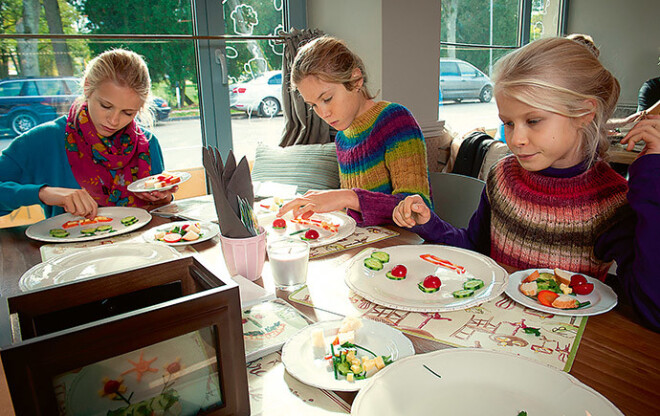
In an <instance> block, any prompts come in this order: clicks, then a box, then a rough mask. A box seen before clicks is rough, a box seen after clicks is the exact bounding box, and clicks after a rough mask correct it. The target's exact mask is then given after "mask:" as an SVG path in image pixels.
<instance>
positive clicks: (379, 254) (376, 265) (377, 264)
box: [364, 251, 390, 271]
mask: <svg viewBox="0 0 660 416" xmlns="http://www.w3.org/2000/svg"><path fill="white" fill-rule="evenodd" d="M388 261H390V255H389V254H387V253H386V252H384V251H374V252H373V253H371V257H367V258H366V259H364V266H365V267H366V268H367V269H369V270H373V271H378V270H382V269H383V263H387V262H388Z"/></svg>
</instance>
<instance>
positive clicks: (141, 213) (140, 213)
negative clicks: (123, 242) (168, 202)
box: [25, 207, 153, 243]
mask: <svg viewBox="0 0 660 416" xmlns="http://www.w3.org/2000/svg"><path fill="white" fill-rule="evenodd" d="M115 209H121V210H129V212H132V213H133V214H132V215H133V216H134V217H136V218H137V219H138V222H136V223H135V224H133V225H129V226H128V227H126V228H124V229H122V230H115V231H116V232H114V233H112V234H99V235H92V236H79V237H73V238H64V239H62V238H58V237H51V236H40V235H35V234H34V229H35V228H37V227H38V226H40V224H44V223H46V222H50V221H53V222H54V221H55V218H58V217H64V216H72V217H74V218H80V219H82V218H83V217H81V216H75V215H72V214H69V213H68V212H65V213H62V214H59V215H56V216H54V217H50V218H45V219H43V220H41V221H39V222H37V223H34V224H32V225H30V226H29V227H28V228H26V229H25V235H26V236H27V237H28V238H31V239H33V240H37V241H43V242H46V243H80V242H84V241H93V240H101V239H104V238H111V237H114V236H116V235H122V234H128V233H131V232H133V231H135V230H139V229H140V228H142V227H144V226H145V225H147V224H149V222H151V219H152V218H153V217H152V215H151V214H150V213H149V211H147V210H146V209H144V208H138V207H99V209H98V212H97V214H96V215H97V216H99V215H101V216H103V212H106V211H110V210H115ZM127 214H128V212H127ZM108 215H109V216H112V215H110V214H108ZM128 215H131V214H128ZM140 217H142V218H140ZM58 221H61V220H58ZM58 228H61V227H58Z"/></svg>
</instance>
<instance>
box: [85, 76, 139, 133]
mask: <svg viewBox="0 0 660 416" xmlns="http://www.w3.org/2000/svg"><path fill="white" fill-rule="evenodd" d="M143 105H144V101H142V99H141V98H140V97H139V96H138V95H137V93H136V92H135V91H134V90H133V89H131V88H129V87H121V86H119V85H117V84H116V83H114V82H113V81H105V82H103V83H101V84H100V85H99V86H98V88H96V90H94V92H92V93H91V94H90V95H89V97H87V108H88V111H89V118H90V120H91V121H92V123H93V124H94V127H95V128H96V132H97V133H98V134H100V135H101V136H104V137H108V136H112V135H113V134H115V133H116V132H117V131H118V130H120V129H122V128H124V127H126V125H127V124H128V123H130V122H131V121H133V119H134V118H135V116H136V115H137V113H138V111H140V109H141V108H142V106H143Z"/></svg>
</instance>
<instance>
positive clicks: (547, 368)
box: [351, 348, 623, 416]
mask: <svg viewBox="0 0 660 416" xmlns="http://www.w3.org/2000/svg"><path fill="white" fill-rule="evenodd" d="M451 354H486V355H493V356H494V358H493V359H496V357H498V356H499V357H502V356H506V357H507V358H511V359H514V360H524V361H527V363H529V364H532V365H535V366H538V367H539V368H541V369H544V370H545V371H551V372H555V373H556V374H558V375H561V376H563V377H565V378H566V379H567V381H568V382H570V383H571V385H572V386H575V387H576V388H579V389H581V390H584V391H585V392H587V393H590V394H592V395H594V396H595V397H598V398H599V399H601V400H602V401H603V403H604V404H606V405H607V406H608V407H610V408H611V410H612V411H613V412H614V413H615V414H618V415H620V416H623V412H621V410H619V408H618V407H616V406H615V405H614V403H612V402H611V401H610V400H609V399H608V398H607V397H605V396H604V395H603V394H601V393H599V392H598V391H597V390H595V389H594V388H592V387H590V386H588V385H586V384H585V383H583V382H581V381H580V380H578V379H577V378H576V377H575V376H573V375H571V374H569V373H567V372H565V371H561V370H559V369H556V368H553V367H551V366H548V365H545V364H543V363H541V362H539V361H536V360H534V359H532V358H530V357H525V356H521V355H517V354H514V353H512V352H509V351H492V350H488V349H481V348H445V349H442V350H436V351H431V352H428V353H424V354H415V355H412V356H409V357H404V358H403V359H401V360H397V362H395V363H393V364H392V365H390V366H387V367H385V368H384V369H383V370H382V371H379V372H378V373H376V374H375V375H374V376H373V377H372V378H371V379H370V380H369V383H368V384H367V385H366V386H365V387H364V388H362V389H360V391H358V393H357V395H356V397H355V400H354V401H353V405H352V407H351V414H353V411H355V416H360V413H358V412H359V411H360V409H361V408H362V407H363V405H362V401H363V400H365V399H364V397H365V396H366V395H367V394H369V390H371V389H373V388H374V386H375V385H376V383H377V381H378V380H380V378H383V377H386V376H387V374H388V372H390V371H394V370H392V368H394V365H396V364H397V363H404V362H407V361H415V360H428V359H434V358H435V357H436V356H437V355H451ZM401 365H405V364H399V366H401Z"/></svg>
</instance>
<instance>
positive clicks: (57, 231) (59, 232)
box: [49, 228, 69, 238]
mask: <svg viewBox="0 0 660 416" xmlns="http://www.w3.org/2000/svg"><path fill="white" fill-rule="evenodd" d="M49 234H50V236H51V237H56V238H64V237H68V236H69V232H68V231H66V230H63V229H61V228H53V229H52V230H50V231H49Z"/></svg>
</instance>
